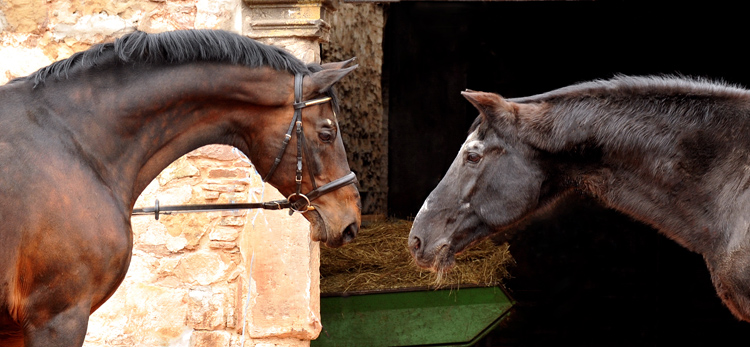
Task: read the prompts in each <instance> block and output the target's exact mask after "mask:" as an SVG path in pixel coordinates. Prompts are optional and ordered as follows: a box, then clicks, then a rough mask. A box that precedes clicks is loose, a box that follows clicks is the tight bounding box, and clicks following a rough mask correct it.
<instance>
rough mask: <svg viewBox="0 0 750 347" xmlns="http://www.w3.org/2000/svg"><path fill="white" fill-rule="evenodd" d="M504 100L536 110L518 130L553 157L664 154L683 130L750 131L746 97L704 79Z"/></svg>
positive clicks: (600, 83)
mask: <svg viewBox="0 0 750 347" xmlns="http://www.w3.org/2000/svg"><path fill="white" fill-rule="evenodd" d="M509 100H510V101H512V102H516V103H525V104H536V105H540V107H539V108H538V111H537V112H539V114H537V115H531V116H530V118H529V117H527V118H526V119H527V122H526V123H525V124H524V125H523V128H524V129H523V130H521V131H522V132H523V133H524V134H525V135H524V137H525V138H526V139H527V140H529V141H531V143H534V144H535V145H536V146H538V147H539V148H545V149H546V150H548V151H553V152H557V151H561V150H566V149H571V148H573V147H575V146H578V145H580V144H582V143H587V144H590V145H594V146H604V147H605V148H609V149H611V150H625V151H629V150H632V149H635V148H640V149H641V150H668V147H669V145H670V144H671V143H673V141H674V140H675V139H676V138H677V136H678V134H679V133H681V132H683V131H684V130H686V129H693V130H692V131H693V132H694V133H695V134H698V133H709V132H713V133H714V134H716V136H720V134H728V133H731V129H729V126H728V125H727V124H733V125H732V126H734V127H743V128H750V118H748V117H747V116H746V115H747V114H748V111H750V92H748V91H747V90H745V89H743V88H741V87H739V86H736V85H731V84H728V83H725V82H721V81H713V80H709V79H704V78H688V77H680V76H646V77H634V76H616V77H614V78H613V79H610V80H595V81H592V82H585V83H580V84H576V85H572V86H568V87H563V88H560V89H557V90H553V91H551V92H547V93H544V94H539V95H535V96H530V97H524V98H515V99H509ZM683 133H684V132H683Z"/></svg>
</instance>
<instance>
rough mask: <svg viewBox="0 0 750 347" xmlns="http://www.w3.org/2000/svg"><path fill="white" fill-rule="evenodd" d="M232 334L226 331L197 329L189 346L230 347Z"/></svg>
mask: <svg viewBox="0 0 750 347" xmlns="http://www.w3.org/2000/svg"><path fill="white" fill-rule="evenodd" d="M231 340H232V336H231V334H230V333H229V332H226V331H195V332H193V335H192V336H191V337H190V344H189V347H229V346H230V342H231Z"/></svg>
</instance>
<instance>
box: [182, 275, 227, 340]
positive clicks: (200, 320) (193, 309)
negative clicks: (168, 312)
mask: <svg viewBox="0 0 750 347" xmlns="http://www.w3.org/2000/svg"><path fill="white" fill-rule="evenodd" d="M188 298H189V300H188V310H187V323H188V326H190V327H191V328H194V329H200V330H217V329H224V328H225V327H226V313H225V309H226V308H227V300H226V295H225V294H224V293H222V292H215V291H214V290H213V289H212V287H211V286H199V287H193V288H191V289H190V291H188ZM193 336H195V335H193ZM227 341H228V340H227Z"/></svg>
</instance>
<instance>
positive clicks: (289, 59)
mask: <svg viewBox="0 0 750 347" xmlns="http://www.w3.org/2000/svg"><path fill="white" fill-rule="evenodd" d="M198 61H208V62H217V63H229V64H237V65H244V66H248V67H253V68H255V67H261V66H268V67H271V68H273V69H275V70H277V71H287V72H289V73H291V74H305V75H307V74H310V72H311V71H310V66H307V65H305V64H304V63H303V62H302V61H301V60H299V59H297V58H296V57H294V56H293V55H292V54H290V53H288V52H286V51H284V50H282V49H280V48H278V47H274V46H270V45H265V44H262V43H259V42H257V41H255V40H252V39H250V38H248V37H244V36H241V35H238V34H234V33H231V32H227V31H222V30H177V31H168V32H162V33H157V34H149V33H145V32H142V31H135V32H132V33H129V34H126V35H124V36H122V37H120V38H118V39H117V40H115V41H114V42H108V43H102V44H98V45H95V46H93V47H91V48H89V49H88V50H85V51H82V52H77V53H75V54H73V55H72V56H70V57H69V58H67V59H63V60H60V61H57V62H54V63H52V64H51V65H49V66H47V67H44V68H41V69H39V70H37V71H36V72H34V73H32V74H31V75H28V76H26V77H21V78H17V79H15V80H13V81H11V82H14V81H21V80H33V81H34V86H35V87H36V86H38V85H40V84H43V83H44V82H45V80H46V79H47V78H50V77H52V78H58V79H61V78H67V77H68V76H69V75H70V74H72V73H75V72H76V71H79V70H81V69H89V68H92V67H94V66H100V67H101V66H108V65H115V64H184V63H191V62H198Z"/></svg>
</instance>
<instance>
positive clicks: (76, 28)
mask: <svg viewBox="0 0 750 347" xmlns="http://www.w3.org/2000/svg"><path fill="white" fill-rule="evenodd" d="M127 29H135V24H134V23H133V22H132V21H129V20H125V19H123V18H120V17H118V16H110V15H107V14H105V13H97V14H92V15H86V16H83V17H81V18H80V19H79V20H78V21H77V22H76V23H75V24H73V25H70V24H65V23H60V24H57V25H55V27H54V28H53V29H52V37H53V38H54V39H55V40H57V41H61V40H63V39H69V38H75V39H76V40H77V41H80V42H86V43H89V44H95V43H99V42H101V41H102V40H103V39H104V38H106V37H111V36H114V35H115V34H118V33H119V32H122V31H125V30H127Z"/></svg>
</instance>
